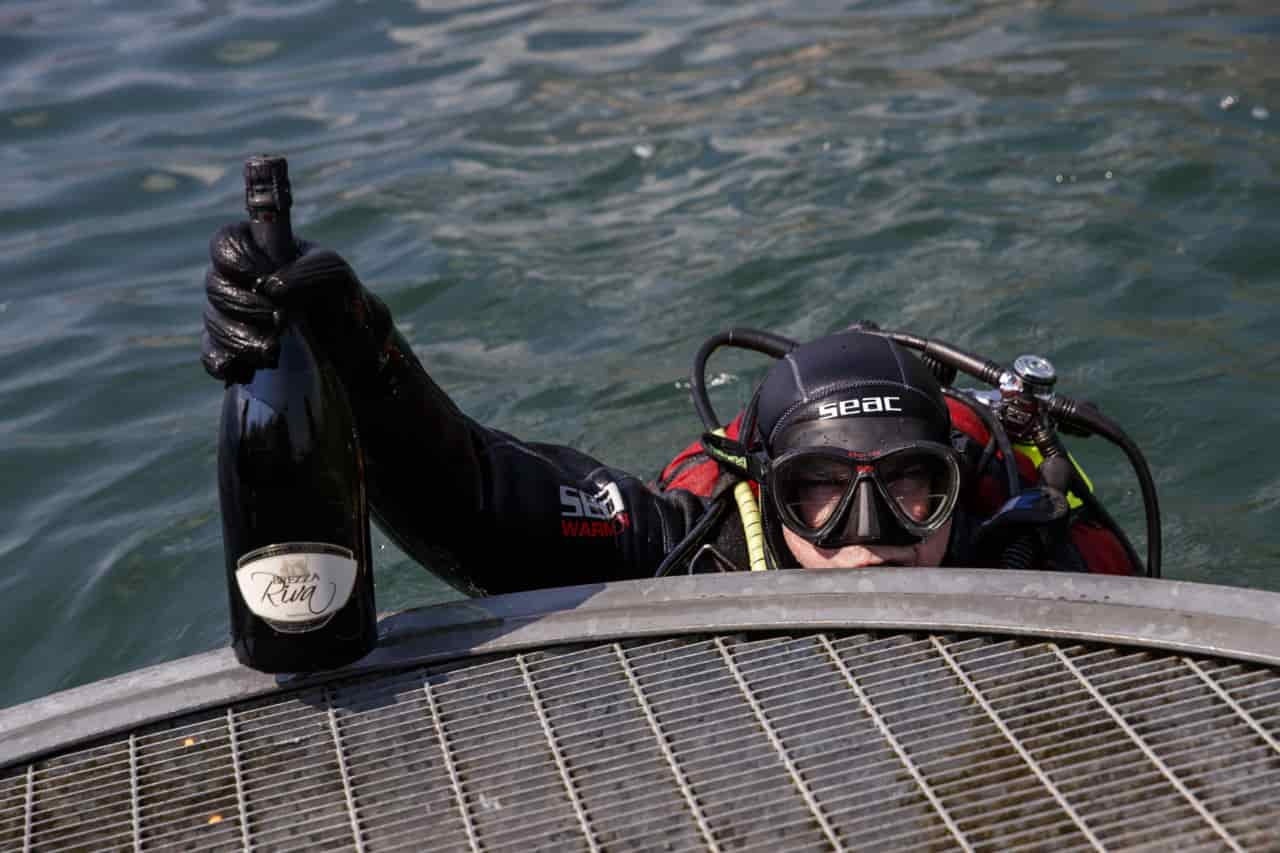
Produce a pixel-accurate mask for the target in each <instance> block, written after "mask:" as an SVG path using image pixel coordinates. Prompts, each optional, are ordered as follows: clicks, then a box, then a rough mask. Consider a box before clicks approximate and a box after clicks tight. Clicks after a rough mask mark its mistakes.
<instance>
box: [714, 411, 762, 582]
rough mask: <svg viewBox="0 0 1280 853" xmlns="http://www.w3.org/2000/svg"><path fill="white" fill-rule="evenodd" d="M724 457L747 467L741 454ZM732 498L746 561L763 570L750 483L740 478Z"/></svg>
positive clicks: (757, 513) (757, 510)
mask: <svg viewBox="0 0 1280 853" xmlns="http://www.w3.org/2000/svg"><path fill="white" fill-rule="evenodd" d="M714 434H715V435H719V436H724V429H718V430H716V431H715V433H714ZM708 455H710V454H708ZM712 458H714V457H712ZM724 458H725V459H726V460H727V461H729V462H731V463H733V464H735V465H737V466H739V467H741V468H746V467H747V460H746V459H744V458H743V457H741V456H730V455H729V454H727V453H726V454H724ZM733 499H734V501H736V502H737V504H738V515H739V516H740V517H741V518H742V534H743V536H744V537H745V538H746V540H747V562H748V563H749V564H750V566H751V571H753V572H763V571H765V570H767V569H768V568H769V562H768V560H766V559H765V556H764V523H763V522H762V521H761V518H760V502H759V501H757V500H756V493H755V492H753V491H751V484H750V483H748V482H747V481H746V480H740V481H739V482H738V484H737V485H736V486H734V487H733Z"/></svg>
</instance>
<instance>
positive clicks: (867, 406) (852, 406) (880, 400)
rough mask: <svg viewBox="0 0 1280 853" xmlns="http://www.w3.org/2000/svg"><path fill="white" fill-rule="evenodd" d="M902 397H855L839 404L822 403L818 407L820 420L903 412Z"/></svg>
mask: <svg viewBox="0 0 1280 853" xmlns="http://www.w3.org/2000/svg"><path fill="white" fill-rule="evenodd" d="M901 402H902V398H901V397H854V398H853V399H852V400H841V401H840V402H838V403H822V404H821V405H819V406H818V420H820V421H825V420H830V419H831V418H847V417H849V416H850V415H874V414H879V413H881V412H901V411H902V407H901V406H900V405H898V404H899V403H901Z"/></svg>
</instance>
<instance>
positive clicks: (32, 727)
mask: <svg viewBox="0 0 1280 853" xmlns="http://www.w3.org/2000/svg"><path fill="white" fill-rule="evenodd" d="M837 628H839V629H859V628H864V629H875V630H922V631H929V632H934V633H947V632H980V633H990V634H998V635H1013V636H1024V637H1047V638H1054V639H1069V640H1076V641H1084V642H1100V643H1109V644H1114V645H1121V646H1136V647H1145V648H1153V649H1162V650H1166V651H1174V652H1185V653H1188V654H1191V653H1195V654H1203V655H1211V656H1215V657H1223V658H1229V659H1233V660H1241V661H1251V662H1255V663H1262V664H1266V665H1269V666H1280V593H1273V592H1266V591H1260V590H1254V589H1244V588H1237V587H1225V586H1215V585H1208V584H1199V583H1190V582H1184V581H1167V580H1147V579H1143V578H1123V577H1107V576H1094V575H1072V574H1049V573H1042V572H1011V571H992V570H979V569H950V568H948V569H901V568H893V569H863V570H854V571H842V570H823V571H791V572H767V573H743V574H723V575H698V576H692V577H678V578H663V579H660V580H634V581H620V582H615V583H608V584H591V585H584V586H573V587H560V588H555V589H546V590H537V591H533V592H525V593H516V594H511V595H500V596H493V597H490V598H475V599H466V600H462V601H457V602H450V603H447V604H439V605H435V606H431V607H424V608H421V609H417V610H408V611H403V612H400V613H395V614H391V615H388V616H386V617H384V618H382V619H381V620H380V621H379V624H378V647H377V648H376V649H375V650H374V651H373V652H372V653H370V654H369V655H368V656H366V657H365V658H363V659H362V660H360V661H358V662H357V663H355V664H353V665H351V666H348V667H345V668H343V669H340V670H333V671H330V672H323V673H312V674H308V675H305V676H285V677H277V676H272V675H267V674H264V673H260V672H257V671H255V670H252V669H249V668H247V667H244V666H242V665H240V664H239V663H238V662H237V661H236V659H235V656H234V655H233V654H232V652H231V650H230V649H229V648H222V649H216V650H214V651H210V652H205V653H202V654H197V655H193V656H190V657H186V658H182V659H179V660H175V661H171V662H168V663H164V664H158V665H155V666H150V667H146V668H144V669H139V670H135V671H133V672H128V673H125V674H123V675H119V676H115V677H113V678H108V679H104V680H102V681H98V682H94V683H92V684H87V685H83V686H81V687H76V688H72V689H70V690H65V691H61V692H58V693H54V694H51V695H49V696H45V697H42V698H40V699H36V700H33V701H31V702H27V703H24V704H21V705H15V706H13V707H10V708H6V709H0V768H7V767H9V766H11V765H13V764H16V763H19V762H24V761H30V760H31V759H33V758H36V757H38V756H41V755H44V754H47V753H50V752H52V751H62V750H66V749H68V748H70V747H73V746H76V745H80V744H83V743H86V742H89V741H93V740H96V739H98V738H101V737H104V736H107V735H110V734H114V733H117V732H120V731H123V730H127V729H131V728H135V727H138V726H142V725H146V724H149V723H154V722H157V721H160V720H164V719H168V718H170V717H173V716H176V715H180V714H186V713H191V712H195V711H200V710H203V709H206V708H210V707H217V706H221V705H226V704H229V703H232V702H237V701H243V700H246V699H251V698H255V697H259V696H263V695H267V694H270V693H273V692H283V691H291V690H296V689H300V688H304V687H308V686H311V685H315V684H321V683H324V682H327V681H332V680H334V679H338V678H350V677H352V676H359V675H364V674H370V673H375V672H379V671H386V670H397V669H403V668H406V667H412V666H415V665H424V664H433V663H440V662H444V661H448V660H456V659H459V658H466V657H470V656H479V655H488V654H495V653H504V652H513V651H518V650H523V649H529V648H539V647H546V646H554V645H562V644H566V643H580V642H597V641H604V640H620V639H628V638H637V637H646V636H670V635H679V634H690V633H703V632H724V631H744V630H750V631H786V630H805V631H815V630H829V629H837Z"/></svg>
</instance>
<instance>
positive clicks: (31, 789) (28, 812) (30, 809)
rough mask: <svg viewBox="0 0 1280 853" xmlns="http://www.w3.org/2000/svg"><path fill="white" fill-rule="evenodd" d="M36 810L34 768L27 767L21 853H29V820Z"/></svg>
mask: <svg viewBox="0 0 1280 853" xmlns="http://www.w3.org/2000/svg"><path fill="white" fill-rule="evenodd" d="M35 808H36V766H35V764H28V765H27V796H26V805H25V806H24V808H23V811H24V812H25V814H24V815H23V829H22V853H31V818H32V817H33V814H34V812H35Z"/></svg>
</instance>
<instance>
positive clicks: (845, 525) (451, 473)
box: [202, 223, 1159, 593]
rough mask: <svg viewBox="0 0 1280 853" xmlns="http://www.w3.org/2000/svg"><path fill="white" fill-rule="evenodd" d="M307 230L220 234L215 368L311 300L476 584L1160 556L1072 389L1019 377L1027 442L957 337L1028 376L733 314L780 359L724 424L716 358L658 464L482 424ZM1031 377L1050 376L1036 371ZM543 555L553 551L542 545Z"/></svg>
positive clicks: (1131, 570) (266, 350)
mask: <svg viewBox="0 0 1280 853" xmlns="http://www.w3.org/2000/svg"><path fill="white" fill-rule="evenodd" d="M299 248H300V250H301V252H302V255H301V257H299V258H298V259H297V260H296V261H294V262H293V263H291V264H289V265H286V266H285V267H283V268H280V269H274V268H273V264H272V262H271V261H270V260H269V259H268V258H267V256H266V254H264V252H263V251H262V250H261V249H260V248H259V246H257V245H256V244H255V242H254V238H253V236H252V234H251V232H250V230H249V227H248V224H247V223H240V224H237V225H229V226H226V227H224V228H223V229H221V230H220V231H219V232H218V233H217V234H216V235H215V236H214V238H213V240H212V241H211V243H210V255H211V260H212V264H211V267H210V268H209V270H208V272H207V274H206V278H205V289H206V295H207V299H208V304H207V306H206V309H205V312H204V326H205V331H204V335H203V339H202V362H203V364H204V367H205V369H206V371H207V372H208V373H209V374H210V375H212V376H213V377H215V378H217V379H221V380H224V381H226V382H233V381H243V380H244V379H246V378H247V377H248V376H249V375H251V374H252V372H253V370H255V369H256V368H258V367H263V366H271V365H272V364H273V363H274V358H275V355H276V349H277V336H278V333H279V330H280V328H281V325H282V318H283V316H284V312H304V314H305V317H306V321H307V323H308V325H309V326H310V328H311V332H312V335H313V338H314V341H315V345H316V347H317V349H319V350H320V351H321V352H323V353H324V355H325V357H327V358H329V359H331V360H332V362H333V364H334V366H335V367H336V369H337V372H338V374H339V376H340V377H341V381H342V383H343V385H344V387H345V389H346V391H347V393H348V395H349V398H350V402H351V408H352V411H353V413H354V415H355V418H356V427H357V431H358V433H359V436H360V440H361V444H362V447H363V449H364V454H365V479H366V487H367V492H368V496H369V503H370V507H371V510H372V512H373V516H374V518H375V520H377V521H378V523H379V525H380V526H381V527H382V529H383V530H384V532H386V533H387V535H388V536H389V537H390V538H391V539H393V540H394V541H395V542H396V543H397V544H398V545H399V546H400V547H401V548H402V549H403V550H404V551H405V552H406V553H408V554H409V555H410V556H411V557H413V558H414V559H415V560H417V561H418V562H420V563H422V564H423V565H424V566H427V567H429V568H430V569H432V570H433V571H435V572H437V573H439V574H441V576H442V577H444V579H446V580H448V581H450V582H451V583H453V584H454V585H455V586H458V587H459V588H462V589H466V590H470V591H483V592H487V593H502V592H515V591H520V590H527V589H533V588H538V587H545V586H560V585H568V584H578V583H592V582H601V581H611V580H619V579H624V578H639V577H652V576H655V575H663V574H671V573H684V572H705V571H725V570H736V569H747V568H751V569H761V568H793V567H802V568H815V569H816V568H829V567H831V568H834V567H843V568H860V567H865V566H948V565H951V566H967V567H984V566H989V567H1008V568H1026V569H1041V570H1056V571H1088V572H1100V573H1110V574H1142V573H1143V572H1144V570H1143V567H1142V565H1141V561H1140V560H1139V559H1138V557H1137V555H1136V554H1135V553H1134V550H1133V548H1132V546H1131V545H1130V544H1129V542H1128V540H1127V539H1126V538H1125V536H1124V533H1123V531H1121V530H1120V528H1119V527H1118V525H1116V524H1115V522H1114V521H1113V520H1111V518H1110V516H1109V515H1108V514H1107V513H1106V510H1105V509H1103V508H1102V506H1101V504H1100V503H1098V501H1097V499H1096V498H1094V497H1093V495H1092V488H1091V486H1090V485H1089V483H1088V481H1087V479H1086V478H1085V477H1084V475H1083V472H1081V471H1080V470H1079V469H1078V467H1076V465H1075V463H1074V460H1071V459H1070V457H1069V455H1067V454H1065V453H1064V452H1059V451H1055V450H1054V448H1055V447H1058V448H1060V444H1056V443H1055V442H1056V441H1057V439H1056V436H1054V435H1049V436H1048V437H1047V438H1046V437H1045V435H1044V434H1043V433H1044V431H1045V424H1046V423H1047V422H1048V415H1047V412H1048V411H1049V409H1050V405H1049V402H1050V399H1051V398H1050V396H1045V395H1043V394H1041V396H1040V398H1039V399H1041V400H1043V401H1044V406H1043V407H1042V408H1043V410H1044V411H1042V412H1040V413H1039V415H1036V413H1035V412H1034V411H1030V410H1027V407H1026V405H1023V403H1025V404H1029V405H1030V406H1031V407H1032V408H1034V406H1035V405H1036V399H1037V398H1036V397H1034V396H1033V395H1031V394H1028V393H1023V394H1021V396H1018V397H1017V398H1016V399H1014V398H1011V408H1010V409H1009V411H1011V412H1012V414H1013V415H1015V416H1016V415H1018V414H1019V413H1021V414H1024V415H1027V414H1028V412H1030V414H1029V417H1030V420H1027V419H1024V421H1023V422H1024V423H1026V424H1029V425H1030V427H1031V428H1030V433H1034V434H1035V436H1037V437H1038V438H1039V439H1044V440H1043V441H1037V442H1035V444H1037V445H1038V446H1039V448H1040V449H1041V450H1042V451H1044V452H1043V453H1040V454H1036V453H1035V449H1034V447H1033V448H1031V452H1030V455H1028V453H1027V452H1025V451H1026V450H1027V448H1025V447H1024V449H1023V450H1021V451H1016V450H1013V449H1012V445H1011V444H1010V443H1009V440H1008V437H1007V436H1006V435H1005V434H1004V433H1005V431H1004V429H1003V428H1002V426H1001V423H1000V419H999V418H996V417H993V416H992V413H991V411H990V410H988V408H987V407H986V406H984V405H983V404H982V403H980V402H976V397H973V398H971V397H968V396H966V395H964V394H960V393H957V392H955V391H954V390H952V389H951V388H949V387H946V386H948V385H949V384H950V379H953V378H954V376H955V369H954V367H951V368H950V372H949V373H948V372H947V365H946V364H940V361H939V359H940V357H943V358H946V357H951V356H954V358H953V359H952V360H953V361H957V362H958V363H959V364H960V365H961V366H962V367H966V369H967V367H968V366H972V365H970V362H973V363H974V364H976V365H977V367H976V370H977V372H978V374H980V375H981V376H982V377H983V378H985V379H987V380H988V381H989V382H990V383H992V384H995V383H996V382H997V381H998V382H1000V383H1002V384H1003V385H1009V383H1014V382H1015V380H1014V378H1012V377H1013V374H1011V373H1008V372H1007V371H1005V372H998V371H1000V370H1003V369H1002V368H999V366H998V365H994V364H993V363H991V362H981V363H979V361H978V360H976V359H975V357H972V356H967V355H966V354H964V353H962V352H960V351H959V350H954V349H948V348H947V347H946V346H945V345H941V344H939V345H936V346H935V345H933V344H932V343H930V342H927V341H926V342H925V343H924V344H923V345H919V346H917V344H919V342H920V341H923V339H917V338H913V337H912V336H908V335H894V334H891V333H884V332H882V331H881V330H879V329H878V328H876V327H874V326H870V325H865V326H861V327H854V328H852V329H848V330H845V331H841V332H837V333H835V334H831V335H828V336H826V337H822V338H819V339H817V340H815V341H812V342H809V343H804V344H799V345H797V344H795V343H793V342H790V341H787V340H786V339H784V338H779V337H777V336H773V335H769V334H767V333H763V332H750V331H749V330H740V331H738V332H736V334H737V340H736V341H735V340H734V334H735V333H729V334H728V335H727V336H721V337H720V338H718V339H717V340H716V341H715V342H709V345H708V346H706V347H704V351H703V352H701V353H699V361H698V365H699V366H701V365H702V364H704V363H705V358H706V356H707V355H709V354H710V351H711V350H713V349H715V347H716V346H718V345H721V344H724V343H728V344H730V345H742V342H743V341H745V345H746V346H747V347H748V348H751V349H755V350H757V351H760V352H765V353H768V354H771V355H773V356H775V357H776V358H777V360H776V362H775V363H774V365H773V366H772V368H771V369H770V370H769V372H768V374H767V375H766V377H765V378H764V380H763V382H762V383H761V384H760V386H759V388H758V389H757V390H756V393H755V395H754V397H753V398H752V400H751V402H750V403H749V404H748V406H747V407H746V409H745V410H744V411H743V412H742V413H741V414H740V415H739V416H738V417H737V418H735V419H734V420H733V422H732V423H731V424H729V426H728V427H727V428H725V429H723V430H717V429H716V426H718V424H717V423H713V422H711V420H712V418H713V417H714V415H713V413H710V406H709V404H708V403H707V402H706V399H705V388H704V387H702V386H701V385H700V384H699V383H698V381H697V380H698V378H699V371H698V370H697V369H695V372H694V375H695V402H697V403H698V405H699V412H700V414H702V415H703V419H704V422H708V433H707V434H706V435H705V436H703V438H702V440H701V441H699V442H695V443H694V444H693V445H691V446H690V447H689V448H687V449H686V450H685V451H684V452H683V453H681V454H680V455H679V456H677V457H676V459H675V460H674V461H673V462H672V463H671V464H670V465H668V466H667V468H666V469H665V470H664V471H663V472H662V475H661V476H660V477H659V478H658V480H657V481H656V482H654V483H648V484H647V483H645V482H644V481H642V480H641V479H639V478H637V477H635V476H634V475H632V474H629V473H626V472H624V471H620V470H617V469H615V468H611V467H609V466H607V465H605V464H602V463H601V462H599V461H597V460H595V459H593V458H591V457H590V456H588V455H586V454H584V453H581V452H579V451H577V450H574V449H572V448H569V447H564V446H559V445H554V444H544V443H536V442H527V441H522V440H520V439H518V438H516V437H514V436H511V435H508V434H507V433H505V432H502V431H499V430H497V429H493V428H490V427H486V426H483V425H481V424H479V423H476V422H475V421H474V420H472V419H471V418H470V417H468V416H467V415H465V414H464V413H463V412H462V411H460V410H459V409H458V407H457V406H456V405H455V404H454V402H453V401H452V400H451V399H450V398H449V397H448V396H447V395H446V394H445V393H444V391H442V390H441V389H440V388H439V387H438V386H437V385H436V383H435V382H434V381H433V380H432V379H431V377H430V376H429V375H428V373H427V371H426V370H425V369H424V368H423V366H422V364H421V363H420V362H419V360H418V358H417V357H416V356H415V355H414V353H413V351H412V349H411V348H410V346H409V344H408V343H407V342H406V340H405V339H404V337H403V336H402V335H401V333H400V332H399V331H398V330H397V329H396V326H395V324H394V322H393V321H392V318H391V314H390V312H389V310H388V309H387V307H386V305H385V304H384V303H383V302H382V300H380V299H379V298H378V297H377V296H375V295H374V294H373V293H371V292H370V291H369V290H368V289H367V288H365V286H364V285H363V284H362V283H361V282H360V280H359V279H358V278H357V276H356V275H355V273H354V272H353V271H352V269H351V268H350V266H349V265H348V264H347V263H346V262H345V261H344V260H343V259H342V258H341V257H340V256H339V255H338V254H336V253H334V252H332V251H328V250H322V249H318V248H316V247H314V246H312V245H310V244H306V243H301V242H300V243H299ZM913 349H914V350H915V351H913ZM918 353H919V354H918ZM955 353H959V355H958V356H956V355H955ZM948 354H951V355H948ZM966 359H968V361H966ZM1045 364H1046V365H1047V362H1046V363H1045ZM1036 366H1037V365H1034V364H1033V365H1032V367H1033V368H1035V367H1036ZM940 367H941V369H940ZM984 371H985V372H984ZM970 372H973V371H972V370H971V371H970ZM940 376H941V378H942V380H943V381H941V382H940V380H939V377H940ZM1025 378H1026V379H1027V383H1028V385H1027V387H1031V385H1033V384H1034V379H1035V371H1034V370H1032V371H1031V372H1030V373H1028V374H1027V375H1026V377H1025ZM1017 387H1018V388H1019V389H1022V388H1023V386H1022V385H1021V384H1018V386H1017ZM1023 390H1025V389H1023ZM1006 391H1007V389H1006ZM699 393H701V395H702V396H701V397H700V398H699ZM1006 396H1007V395H1006ZM1020 400H1021V401H1022V403H1019V401H1020ZM1019 405H1021V406H1022V408H1021V409H1020V408H1019ZM1065 405H1066V408H1065V415H1079V417H1077V418H1076V420H1075V421H1074V423H1075V424H1076V426H1077V428H1079V429H1084V427H1083V426H1082V424H1085V423H1090V424H1095V428H1096V429H1097V430H1098V431H1099V432H1104V431H1105V430H1104V427H1102V426H1097V424H1098V423H1101V422H1105V419H1103V418H1101V416H1100V414H1098V413H1097V412H1096V410H1092V409H1091V408H1090V407H1088V406H1087V404H1081V405H1079V406H1077V405H1076V404H1075V403H1073V402H1069V403H1068V404H1065ZM1089 412H1092V413H1093V414H1095V415H1098V418H1097V419H1093V420H1091V419H1090V417H1089ZM1056 413H1057V414H1058V415H1063V414H1064V408H1063V406H1062V405H1059V406H1058V407H1057V409H1056ZM1065 415H1064V417H1065ZM1099 419H1100V420H1099ZM1015 420H1016V418H1015ZM1037 425H1038V428H1039V430H1040V431H1039V432H1038V433H1037V432H1036V427H1037ZM1024 437H1025V436H1024ZM1028 440H1030V439H1028ZM1037 455H1039V456H1040V457H1042V459H1036V458H1033V457H1035V456H1037ZM1040 461H1043V464H1042V465H1041V467H1040V468H1039V469H1037V466H1036V462H1040ZM1145 494H1146V490H1145V483H1144V496H1145ZM1152 498H1153V499H1154V492H1152ZM735 502H736V504H737V506H738V508H739V509H740V512H739V513H735V512H733V508H734V504H735ZM1149 509H1150V507H1149ZM1150 520H1151V519H1150V513H1149V516H1148V521H1149V526H1148V536H1149V542H1148V545H1149V554H1152V553H1154V554H1156V555H1157V557H1156V560H1155V561H1154V565H1153V560H1152V559H1151V557H1150V556H1149V558H1148V566H1147V569H1146V573H1148V574H1158V533H1159V531H1158V521H1157V525H1156V527H1155V528H1154V529H1153V528H1152V527H1151V526H1150ZM1153 530H1154V534H1155V537H1156V539H1155V542H1154V545H1155V549H1154V550H1152V549H1151V548H1150V546H1151V545H1152V544H1153V542H1152V541H1150V540H1151V534H1152V532H1153ZM530 554H537V555H539V558H540V559H539V560H538V563H537V567H536V568H535V566H534V565H533V564H532V563H531V561H530V560H529V555H530ZM543 565H550V566H553V567H555V568H554V574H552V575H548V574H546V570H545V569H542V568H541V566H543Z"/></svg>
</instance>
